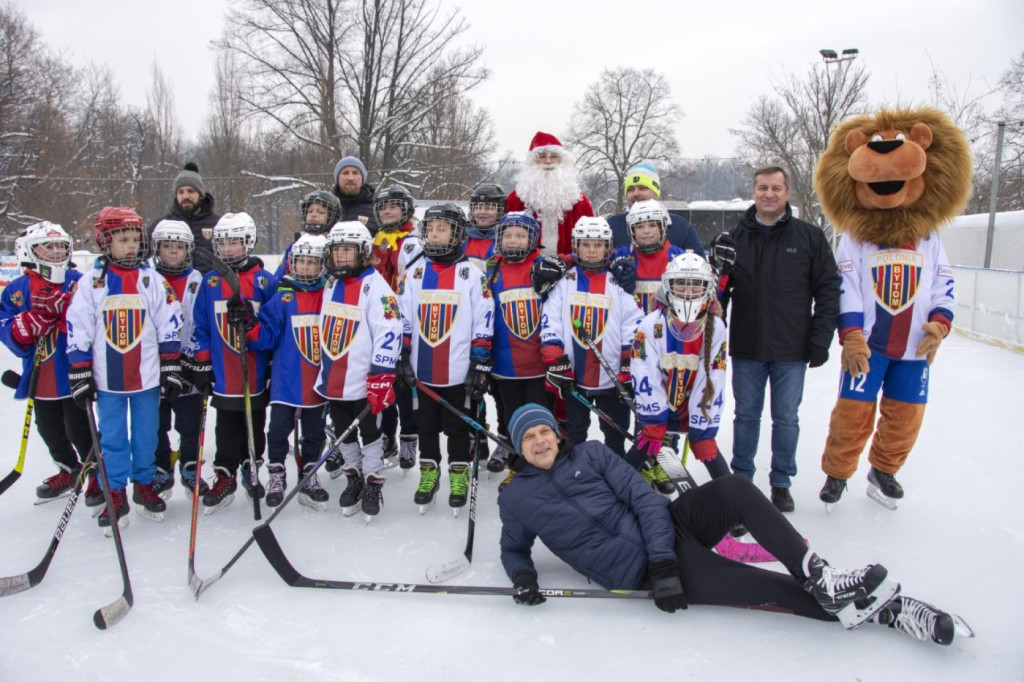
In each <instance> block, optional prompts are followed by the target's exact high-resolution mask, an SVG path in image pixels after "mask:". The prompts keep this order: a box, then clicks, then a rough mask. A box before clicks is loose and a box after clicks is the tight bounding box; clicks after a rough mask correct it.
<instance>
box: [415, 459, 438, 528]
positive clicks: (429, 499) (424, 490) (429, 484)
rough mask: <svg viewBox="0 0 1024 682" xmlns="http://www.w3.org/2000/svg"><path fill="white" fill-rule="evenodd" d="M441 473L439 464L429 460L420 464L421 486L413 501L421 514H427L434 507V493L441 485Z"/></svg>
mask: <svg viewBox="0 0 1024 682" xmlns="http://www.w3.org/2000/svg"><path fill="white" fill-rule="evenodd" d="M440 478H441V472H440V470H439V469H438V468H437V463H436V462H433V461H431V460H429V459H427V460H423V461H422V462H420V484H419V485H418V486H417V487H416V494H415V495H413V498H412V501H413V502H415V503H416V504H418V505H419V506H420V514H426V513H427V511H428V510H429V509H430V508H431V507H432V506H434V493H436V492H437V488H438V485H440V480H439V479H440Z"/></svg>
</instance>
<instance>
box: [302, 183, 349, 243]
mask: <svg viewBox="0 0 1024 682" xmlns="http://www.w3.org/2000/svg"><path fill="white" fill-rule="evenodd" d="M313 204H318V205H320V206H323V207H324V208H325V209H327V218H326V220H325V221H324V222H323V223H322V224H321V223H310V222H308V221H307V220H306V214H307V213H308V212H309V207H310V206H312V205H313ZM299 206H300V208H301V210H302V229H304V230H305V231H306V232H309V233H310V234H324V233H326V232H327V231H328V230H329V229H331V226H332V225H334V224H335V223H336V222H338V221H339V220H341V202H339V201H338V197H336V196H334V195H333V194H331V193H330V192H325V191H323V190H317V191H315V192H310V193H309V194H307V195H306V196H304V197H303V198H302V203H301V204H299Z"/></svg>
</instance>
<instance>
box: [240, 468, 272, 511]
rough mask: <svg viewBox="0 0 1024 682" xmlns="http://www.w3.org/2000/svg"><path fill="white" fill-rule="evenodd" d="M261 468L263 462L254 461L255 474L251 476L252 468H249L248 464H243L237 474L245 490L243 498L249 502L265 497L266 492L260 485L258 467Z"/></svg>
mask: <svg viewBox="0 0 1024 682" xmlns="http://www.w3.org/2000/svg"><path fill="white" fill-rule="evenodd" d="M261 466H263V460H261V459H258V460H256V472H255V474H256V475H255V476H253V470H252V467H250V466H249V462H248V461H246V462H243V463H242V466H241V469H240V471H239V473H240V474H241V479H242V488H243V489H244V490H245V497H246V498H247V499H248V500H249V501H250V502H251V501H252V500H253V498H255V499H257V500H262V499H263V496H264V495H266V492H267V491H266V490H265V489H264V488H263V484H262V483H260V472H259V469H260V467H261Z"/></svg>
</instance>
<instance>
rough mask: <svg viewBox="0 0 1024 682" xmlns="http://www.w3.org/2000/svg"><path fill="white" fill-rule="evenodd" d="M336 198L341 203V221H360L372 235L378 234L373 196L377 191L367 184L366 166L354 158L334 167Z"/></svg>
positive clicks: (342, 161) (347, 157)
mask: <svg viewBox="0 0 1024 682" xmlns="http://www.w3.org/2000/svg"><path fill="white" fill-rule="evenodd" d="M331 191H332V192H334V196H336V197H338V201H340V202H341V219H340V220H342V221H344V220H358V221H359V222H361V223H362V224H363V225H366V229H368V230H369V231H370V234H371V235H376V234H377V217H376V216H375V215H374V214H373V195H374V194H376V192H377V190H376V188H375V187H374V186H373V185H370V184H367V182H366V166H364V165H363V162H362V161H360V160H359V159H357V158H356V157H354V156H346V157H344V158H343V159H342V160H341V161H339V162H338V163H337V164H335V166H334V187H332V188H331Z"/></svg>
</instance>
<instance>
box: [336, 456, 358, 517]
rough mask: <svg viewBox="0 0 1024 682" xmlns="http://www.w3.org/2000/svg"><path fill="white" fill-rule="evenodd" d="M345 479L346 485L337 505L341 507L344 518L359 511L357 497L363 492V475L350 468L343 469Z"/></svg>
mask: <svg viewBox="0 0 1024 682" xmlns="http://www.w3.org/2000/svg"><path fill="white" fill-rule="evenodd" d="M344 473H345V478H346V479H348V485H347V486H345V489H344V490H343V491H342V492H341V497H339V498H338V504H339V505H340V506H341V513H342V514H344V515H345V516H352V515H354V514H355V513H356V512H357V511H359V496H360V495H361V494H362V492H363V485H364V481H363V474H362V473H360V472H359V471H358V470H357V469H353V468H352V467H345V469H344Z"/></svg>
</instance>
